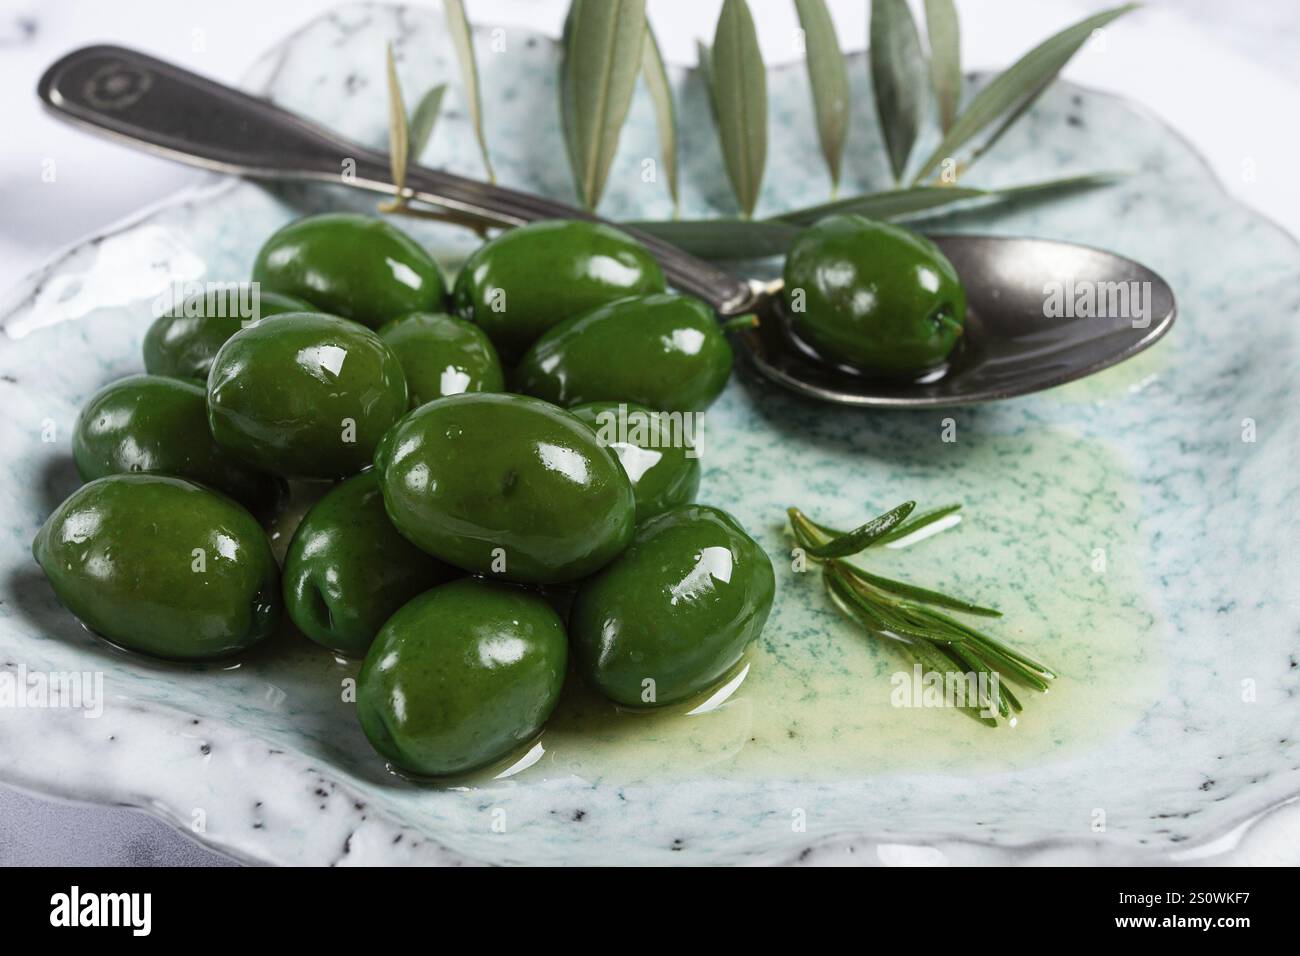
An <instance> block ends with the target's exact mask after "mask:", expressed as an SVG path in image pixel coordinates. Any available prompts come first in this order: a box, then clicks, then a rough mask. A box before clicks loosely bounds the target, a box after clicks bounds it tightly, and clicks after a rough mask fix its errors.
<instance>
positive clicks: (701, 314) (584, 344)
mask: <svg viewBox="0 0 1300 956" xmlns="http://www.w3.org/2000/svg"><path fill="white" fill-rule="evenodd" d="M731 360H732V355H731V346H730V345H728V344H727V338H726V336H725V335H723V334H722V329H721V328H720V327H719V326H718V322H717V319H715V318H714V317H713V312H712V310H710V309H709V307H708V306H707V305H705V304H704V303H703V302H701V301H700V300H699V299H694V298H691V297H690V296H685V295H669V294H666V293H665V294H662V295H649V296H643V297H641V298H636V299H620V300H619V301H618V302H611V303H610V304H609V305H605V306H601V307H600V308H597V309H593V310H591V311H590V312H586V313H584V314H582V315H576V316H574V317H573V318H571V319H566V320H565V321H563V322H561V323H560V324H559V325H557V326H556V327H555V328H553V329H551V330H550V331H549V332H547V333H546V334H545V335H543V336H542V337H541V338H540V339H538V340H537V343H536V344H535V345H534V346H533V347H532V348H531V349H529V350H528V354H527V355H525V356H524V358H523V361H521V362H520V363H519V368H518V369H517V370H516V372H515V386H516V387H517V388H518V390H519V391H521V392H523V393H524V394H526V395H536V396H537V397H538V398H544V399H546V400H547V401H548V402H554V403H555V404H556V405H565V406H568V405H579V404H584V403H586V402H600V401H625V402H637V403H638V404H641V405H645V406H647V407H648V408H654V409H657V410H660V411H666V412H696V411H702V410H704V409H705V408H708V407H709V405H711V404H713V400H714V399H715V398H717V397H718V395H719V394H720V393H721V392H722V389H723V388H724V387H725V386H726V384H727V379H728V377H730V375H731Z"/></svg>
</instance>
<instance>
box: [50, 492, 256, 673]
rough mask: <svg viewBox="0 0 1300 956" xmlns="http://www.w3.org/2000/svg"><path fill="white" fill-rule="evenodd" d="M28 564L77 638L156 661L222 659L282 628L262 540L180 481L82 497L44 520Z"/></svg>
mask: <svg viewBox="0 0 1300 956" xmlns="http://www.w3.org/2000/svg"><path fill="white" fill-rule="evenodd" d="M32 553H33V554H34V555H35V557H36V561H37V563H38V564H40V566H41V567H42V568H43V569H44V571H45V574H46V575H47V576H48V577H49V579H50V584H51V585H53V587H54V593H55V594H57V595H58V597H59V600H60V601H62V602H63V605H64V606H65V607H66V608H67V609H68V610H70V611H71V612H72V613H73V614H75V615H76V616H77V617H78V618H80V619H81V621H82V623H84V624H85V625H86V627H88V628H90V629H91V630H92V631H95V632H96V633H98V634H100V635H102V636H103V637H105V638H107V639H108V640H110V641H112V642H113V643H115V644H120V645H121V646H122V647H126V648H129V649H130V650H134V651H140V652H142V653H145V654H152V655H154V656H156V657H164V658H168V659H171V660H187V661H189V660H210V659H215V658H220V657H225V656H228V655H230V654H233V653H236V652H237V651H241V650H244V649H246V648H248V647H251V646H252V645H254V644H256V643H257V642H258V641H260V640H262V639H263V638H265V637H267V636H268V635H269V634H271V632H272V631H273V630H274V629H275V626H276V624H277V623H278V621H279V619H280V610H281V605H280V577H279V568H277V567H276V563H275V556H274V555H273V554H272V553H271V542H270V540H269V539H268V538H267V536H266V532H264V531H263V530H262V528H261V527H260V526H259V525H258V523H257V522H256V521H255V520H254V519H253V517H252V515H250V514H249V513H248V512H247V511H245V510H244V509H243V508H241V507H239V506H238V505H237V504H235V503H234V502H233V501H231V500H230V499H229V498H227V497H225V496H224V495H222V494H219V493H217V492H215V491H210V490H208V489H207V488H204V487H203V486H202V485H197V484H195V483H194V482H191V481H186V480H184V479H182V478H169V477H164V476H161V475H110V476H108V477H107V478H99V479H97V480H95V481H92V482H90V484H88V485H83V486H82V487H81V488H79V489H78V490H76V491H74V492H73V493H72V495H71V496H70V497H69V498H68V499H67V500H66V501H65V502H63V504H61V505H59V507H58V508H57V509H55V511H54V514H52V515H50V517H49V520H48V521H46V522H45V525H44V526H43V527H42V528H41V530H40V533H39V534H37V536H36V540H35V542H34V543H33V544H32Z"/></svg>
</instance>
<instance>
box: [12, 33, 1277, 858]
mask: <svg viewBox="0 0 1300 956" xmlns="http://www.w3.org/2000/svg"><path fill="white" fill-rule="evenodd" d="M314 22H315V20H314V19H313V20H311V21H308V22H307V23H306V24H304V25H303V27H301V28H299V29H297V30H295V31H293V32H291V33H289V34H287V35H285V36H284V37H283V38H282V39H281V40H280V41H279V42H278V43H277V44H276V45H275V48H281V47H283V46H285V45H287V44H288V43H290V42H291V41H292V40H293V39H294V38H295V37H298V36H300V35H302V34H303V33H305V32H306V31H307V30H308V29H310V27H311V26H312V24H313V23H314ZM264 60H265V57H263V58H261V59H259V60H258V61H257V66H255V67H254V69H255V70H256V69H257V67H260V66H261V64H262V63H263V62H264ZM1058 83H1059V84H1060V86H1062V87H1063V88H1065V89H1067V90H1076V91H1078V92H1080V93H1085V94H1087V95H1089V96H1091V97H1097V98H1103V99H1106V100H1110V101H1112V102H1114V103H1116V104H1118V105H1120V106H1122V107H1123V108H1125V109H1128V110H1130V111H1131V112H1133V113H1135V114H1136V115H1138V116H1139V117H1140V118H1142V119H1143V120H1145V121H1146V122H1147V123H1149V124H1150V125H1151V126H1152V127H1154V128H1157V129H1159V130H1160V131H1161V132H1162V133H1163V134H1164V135H1166V136H1169V137H1170V138H1172V139H1174V140H1176V141H1177V142H1178V143H1179V144H1180V146H1181V147H1182V148H1183V149H1184V150H1185V151H1186V152H1187V154H1188V155H1190V156H1192V157H1193V158H1194V159H1195V160H1196V161H1197V162H1198V163H1199V164H1200V166H1201V167H1202V169H1203V171H1204V172H1205V174H1206V179H1207V180H1208V181H1209V182H1211V183H1212V184H1213V186H1214V188H1215V189H1216V190H1217V191H1218V193H1219V198H1220V199H1221V200H1223V201H1225V202H1226V203H1228V204H1229V205H1231V206H1233V207H1235V208H1236V209H1238V210H1240V211H1242V212H1243V213H1245V214H1246V215H1247V216H1249V217H1250V218H1251V219H1254V220H1256V221H1259V222H1262V223H1265V224H1266V225H1268V226H1269V227H1271V228H1272V229H1273V230H1275V231H1276V232H1277V233H1278V234H1280V236H1281V237H1282V238H1284V239H1285V240H1286V241H1287V243H1289V244H1290V245H1291V246H1292V247H1293V248H1294V249H1295V251H1296V252H1297V254H1298V255H1300V240H1298V239H1297V238H1296V237H1295V236H1294V235H1292V234H1291V233H1290V232H1289V231H1288V230H1287V229H1286V228H1285V227H1284V226H1282V225H1281V224H1280V223H1278V222H1277V221H1276V220H1274V219H1272V218H1271V217H1270V216H1268V215H1267V214H1265V213H1263V212H1260V211H1259V210H1257V209H1255V208H1254V207H1252V206H1250V205H1249V204H1247V203H1246V202H1244V201H1243V200H1241V199H1239V198H1238V197H1236V196H1235V195H1233V194H1232V193H1231V192H1229V191H1228V189H1227V188H1226V187H1225V186H1224V184H1223V182H1222V181H1221V180H1220V178H1219V176H1218V174H1217V173H1216V172H1215V171H1214V169H1213V166H1212V165H1211V164H1210V162H1209V161H1208V160H1207V159H1206V157H1205V156H1204V155H1203V154H1202V153H1201V152H1200V151H1199V150H1198V149H1197V148H1196V147H1195V146H1194V145H1193V144H1192V143H1191V142H1190V141H1189V140H1188V139H1187V137H1186V136H1184V135H1183V134H1182V133H1181V132H1179V131H1178V130H1177V129H1175V128H1174V127H1173V126H1171V125H1170V124H1169V123H1168V122H1166V121H1165V120H1164V119H1163V118H1162V117H1161V116H1159V114H1158V113H1156V112H1155V111H1154V110H1153V109H1151V108H1150V107H1148V106H1146V105H1145V104H1142V103H1138V102H1135V101H1133V100H1130V99H1129V98H1127V97H1124V96H1121V95H1118V94H1114V93H1111V92H1108V91H1104V90H1098V89H1094V88H1091V87H1088V86H1085V85H1082V84H1078V83H1072V82H1067V81H1058ZM237 183H238V180H236V179H232V178H229V177H225V176H219V175H215V174H214V175H212V176H210V177H207V178H206V179H205V180H204V181H202V182H199V183H196V184H195V185H193V186H189V187H186V188H185V189H182V190H180V191H178V192H176V193H174V194H172V195H170V196H167V197H164V198H163V199H161V200H159V201H157V202H155V203H151V204H149V205H147V206H145V207H143V208H141V209H139V210H136V211H135V212H133V213H131V214H129V215H127V216H125V217H123V218H121V219H119V220H117V221H115V222H113V223H110V224H109V225H107V226H105V227H104V228H102V229H100V230H96V231H95V232H93V233H90V234H88V235H87V236H85V237H83V238H81V239H79V240H77V241H74V242H72V243H69V244H67V245H66V246H64V247H62V248H61V249H59V250H58V251H56V252H55V253H53V254H52V255H51V256H50V257H49V258H48V259H47V260H46V261H45V262H44V263H43V264H42V265H40V266H38V267H37V268H36V269H34V270H32V271H31V272H30V273H28V274H27V275H26V276H25V277H24V278H23V279H21V280H20V281H19V282H18V283H17V284H16V285H15V286H14V287H13V289H12V290H10V293H9V294H8V295H6V296H4V297H3V298H0V314H10V313H12V312H13V311H15V310H16V309H18V308H20V307H21V306H22V305H23V304H25V303H26V302H28V301H30V300H31V299H32V297H33V296H34V294H35V293H36V291H37V290H38V289H39V288H40V286H41V284H42V283H43V282H45V281H46V280H47V279H48V277H49V276H51V275H52V274H54V273H55V272H56V270H57V269H58V267H59V266H60V265H61V264H62V263H63V262H65V261H66V260H67V259H69V258H70V257H72V256H74V255H76V254H77V253H78V252H79V251H81V250H82V249H84V248H86V247H88V246H91V245H95V244H98V243H100V242H102V241H104V240H105V239H107V238H110V237H112V236H115V235H117V234H120V233H123V232H125V231H127V230H130V229H132V228H135V227H136V226H139V225H141V224H143V223H145V222H147V221H148V220H149V219H151V218H152V217H154V216H156V215H158V214H160V213H163V212H165V211H166V210H169V209H172V208H175V207H178V206H183V205H186V204H199V203H204V204H206V203H210V202H213V201H217V200H220V198H221V197H222V195H223V194H224V193H225V192H227V191H229V190H231V189H233V188H235V186H236V185H237ZM924 218H926V217H925V216H918V217H915V218H913V219H912V220H911V221H912V222H921V221H923V220H924ZM126 709H127V710H130V711H133V712H134V713H135V714H137V715H138V714H140V713H146V714H148V715H150V716H152V717H155V718H157V719H158V720H159V722H168V721H171V720H175V721H178V722H184V721H188V720H189V719H190V715H189V714H187V713H184V712H182V711H179V710H177V709H176V708H173V707H171V706H170V705H167V704H162V703H147V702H139V701H135V702H132V703H131V704H130V706H129V707H128V708H126ZM40 719H41V720H50V719H57V720H77V719H80V715H77V714H75V713H70V712H67V711H58V710H53V711H51V710H46V711H42V712H40ZM102 720H103V718H101V722H100V726H101V727H102ZM54 736H56V737H57V738H58V739H60V740H67V739H70V738H72V737H73V735H67V734H59V735H54ZM205 738H207V739H212V740H218V739H220V742H221V744H222V750H223V752H224V753H227V754H233V755H234V756H236V757H247V756H250V755H252V754H253V753H255V752H256V753H263V754H264V753H265V752H266V750H267V743H266V741H265V740H264V739H263V738H261V737H260V736H258V735H257V734H255V733H252V732H243V731H240V730H239V729H238V728H237V727H234V726H233V725H227V726H222V727H221V728H220V730H219V731H218V732H215V733H214V732H213V730H212V728H211V726H209V729H208V730H207V731H206V732H205ZM133 741H134V742H133V743H132V744H130V746H131V747H133V748H134V749H135V750H136V751H137V752H138V756H140V757H141V758H145V759H157V758H158V755H157V753H156V750H155V749H154V748H151V747H149V746H148V742H144V741H140V740H138V739H135V738H133ZM156 742H157V741H153V743H156ZM282 756H283V757H289V754H287V753H285V754H283V755H282ZM294 760H295V763H296V765H297V766H296V767H295V768H294V769H295V770H296V771H301V772H302V773H303V774H307V775H313V774H314V775H318V776H319V778H320V779H321V780H322V781H327V782H328V783H329V786H330V789H331V792H334V791H335V790H337V793H338V795H339V796H340V797H346V798H348V799H349V800H350V801H352V802H353V804H354V805H355V806H358V807H360V806H363V805H364V803H365V798H364V797H363V796H362V795H361V794H360V793H359V792H358V791H354V790H353V789H352V788H351V787H350V786H349V785H348V784H347V783H346V782H344V781H343V780H342V779H341V778H334V777H331V776H330V773H329V771H328V770H327V769H325V768H321V767H318V766H316V764H315V762H313V761H310V760H308V759H305V758H304V757H300V756H295V757H294ZM119 763H120V762H119ZM0 782H3V783H4V784H6V785H7V786H11V787H14V788H15V789H18V790H20V791H23V792H26V793H29V794H32V795H34V796H39V797H44V798H47V799H55V800H59V801H61V802H65V803H70V804H80V805H111V806H118V807H123V808H129V809H134V810H139V811H142V812H145V813H148V814H150V815H152V816H154V817H156V818H158V819H161V820H163V821H164V822H165V823H167V824H168V825H170V826H172V827H174V828H175V829H177V830H178V831H180V832H181V833H183V834H185V835H186V836H187V837H189V838H190V839H193V840H194V841H195V842H197V843H199V844H200V845H203V846H205V847H208V848H210V849H213V850H216V851H219V852H221V853H223V854H225V855H227V856H229V857H231V858H232V859H234V860H236V861H238V862H241V863H245V864H250V865H276V864H290V865H336V864H340V863H346V864H349V865H371V864H386V865H402V864H418V865H456V866H463V865H480V864H483V863H487V862H490V861H484V860H477V859H473V858H472V857H470V856H468V855H466V854H462V853H460V852H458V851H454V850H451V849H449V848H447V847H446V846H443V845H441V844H439V843H437V842H435V841H434V840H432V839H430V837H429V835H428V834H427V833H426V832H425V831H423V830H422V829H421V828H419V827H418V826H416V825H415V824H411V823H408V822H406V821H404V820H402V819H401V816H400V814H398V813H394V812H391V811H383V812H382V813H380V812H376V813H375V814H374V815H370V816H365V817H363V818H362V819H363V821H364V822H363V824H362V825H361V826H359V827H356V828H354V829H353V830H352V831H351V832H350V833H348V834H347V837H346V840H345V841H344V844H343V845H341V846H339V847H336V848H335V852H330V850H329V848H327V847H326V846H324V845H323V844H321V843H319V842H318V841H305V840H301V839H294V838H291V837H288V836H286V831H283V830H277V831H271V830H266V831H253V830H249V829H248V828H235V829H234V830H233V831H232V832H230V833H226V832H221V833H209V832H196V831H195V829H194V828H193V827H192V826H189V825H187V818H186V814H185V811H184V810H183V809H182V806H181V803H180V801H177V800H175V799H173V800H167V799H165V798H163V797H160V796H158V795H156V794H147V793H141V792H138V791H137V790H135V789H134V788H133V787H132V786H131V785H130V784H129V782H128V781H125V780H120V779H108V778H104V777H101V778H96V779H94V780H90V779H86V780H78V781H75V782H71V781H67V780H63V779H59V780H50V779H45V778H41V777H39V776H38V775H30V774H27V773H24V772H22V771H21V770H18V769H16V768H14V767H12V766H10V765H8V764H6V763H4V762H3V761H0ZM1259 789H1263V788H1262V787H1261V786H1257V787H1255V788H1253V789H1252V790H1251V791H1249V793H1250V794H1251V795H1254V794H1255V792H1256V791H1257V790H1259ZM1274 789H1277V788H1274ZM1261 797H1262V799H1259V800H1256V801H1254V802H1253V803H1252V804H1250V805H1246V803H1247V801H1246V798H1244V797H1243V798H1241V799H1239V800H1237V801H1236V802H1237V803H1239V804H1243V805H1242V806H1239V807H1238V808H1237V813H1236V814H1234V816H1233V818H1232V821H1231V822H1230V823H1228V824H1226V825H1223V826H1220V827H1218V828H1216V829H1215V830H1214V831H1213V832H1212V833H1211V834H1210V835H1209V836H1205V837H1203V838H1201V839H1198V840H1196V841H1193V842H1189V843H1186V844H1183V845H1182V846H1180V848H1179V849H1178V850H1176V851H1169V850H1167V849H1145V848H1137V847H1128V846H1122V845H1117V844H1110V843H1099V842H1097V841H1092V840H1086V839H1082V838H1077V837H1062V838H1054V839H1048V840H1036V841H1027V842H1024V843H1015V842H1014V841H1002V842H994V841H993V840H980V839H973V838H967V837H954V836H952V835H951V834H938V833H930V834H907V835H906V836H905V837H904V836H901V835H898V834H889V835H886V834H883V833H880V832H878V831H876V830H871V829H865V828H864V829H863V830H860V831H856V830H855V831H852V832H849V831H843V832H840V833H836V834H833V835H829V836H824V837H819V838H814V839H810V840H809V841H808V842H807V844H806V845H805V846H804V847H803V848H801V849H799V850H798V851H791V850H789V849H779V850H778V849H773V850H767V851H761V852H759V853H756V854H753V855H750V856H748V857H747V858H746V859H745V860H744V862H747V863H751V864H771V865H843V864H846V863H847V864H850V865H873V864H884V865H935V864H944V863H951V862H957V863H965V864H976V865H1038V864H1042V863H1049V864H1050V863H1053V862H1062V860H1060V859H1058V858H1059V857H1061V856H1062V855H1065V856H1067V857H1068V858H1067V859H1064V860H1063V862H1066V863H1075V864H1079V863H1083V864H1089V865H1106V866H1115V865H1136V866H1141V865H1156V864H1161V865H1166V864H1171V863H1173V864H1192V865H1215V864H1223V863H1230V862H1233V860H1232V857H1233V855H1234V854H1235V853H1237V852H1238V851H1239V850H1241V849H1242V848H1244V847H1245V846H1247V844H1249V843H1250V842H1251V841H1252V840H1253V838H1254V836H1255V834H1257V833H1259V831H1261V830H1264V829H1268V830H1270V831H1271V830H1272V829H1274V825H1276V828H1277V829H1280V830H1282V831H1283V832H1284V833H1286V834H1288V835H1291V837H1292V842H1293V844H1294V843H1296V842H1297V841H1295V839H1294V834H1295V833H1297V832H1300V792H1279V793H1269V794H1265V795H1261ZM1266 825H1267V826H1266ZM381 827H382V830H381V829H380V828H381ZM363 831H365V832H364V834H363ZM254 832H256V833H260V834H262V835H261V836H260V837H258V838H256V839H253V838H250V837H249V834H250V833H254ZM410 833H419V834H420V837H419V842H418V843H417V842H414V841H408V842H407V846H406V848H405V849H404V851H403V852H402V853H400V854H394V853H393V852H392V850H391V846H392V845H393V844H394V842H395V840H396V839H398V838H399V836H400V835H405V834H410ZM363 835H364V837H365V839H364V841H362V839H361V838H362V837H363ZM375 838H378V839H375ZM374 847H383V848H384V850H383V852H382V853H380V852H375V851H374V850H373V849H371V848H374ZM359 849H360V852H358V850H359ZM1291 849H1292V850H1293V851H1295V850H1296V849H1300V847H1297V846H1294V845H1293V846H1292V847H1291ZM395 856H399V857H400V858H396V859H395V858H394V857H395ZM560 862H563V861H560ZM611 862H616V861H611ZM688 862H689V861H688Z"/></svg>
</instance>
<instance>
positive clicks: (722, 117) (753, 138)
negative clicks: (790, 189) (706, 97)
mask: <svg viewBox="0 0 1300 956" xmlns="http://www.w3.org/2000/svg"><path fill="white" fill-rule="evenodd" d="M709 60H710V64H709V79H710V86H711V89H712V91H713V105H714V114H715V119H716V120H717V127H718V137H719V139H720V140H721V143H722V155H723V159H724V160H725V161H726V165H727V177H728V178H729V179H730V180H731V187H732V190H733V191H734V192H735V194H736V201H737V202H738V203H740V209H741V212H742V213H743V214H744V216H745V218H747V219H748V218H749V217H750V216H752V215H753V214H754V207H755V206H756V205H757V204H758V194H759V191H760V190H761V188H762V185H763V167H764V166H765V165H766V164H767V68H766V67H765V66H764V65H763V54H762V53H761V52H760V51H759V48H758V34H757V33H756V32H755V30H754V19H753V17H752V16H750V13H749V5H748V4H747V3H746V2H745V0H724V2H723V4H722V13H721V14H719V16H718V26H717V30H716V31H715V33H714V36H713V52H712V54H711V55H710V57H709Z"/></svg>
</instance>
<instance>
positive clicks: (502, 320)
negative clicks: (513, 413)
mask: <svg viewBox="0 0 1300 956" xmlns="http://www.w3.org/2000/svg"><path fill="white" fill-rule="evenodd" d="M664 289H665V286H664V275H663V272H662V270H660V268H659V263H658V262H656V261H655V259H654V257H653V256H651V255H650V253H649V252H648V251H647V250H646V248H645V247H644V246H643V245H641V244H640V243H639V242H637V241H636V240H635V239H633V238H632V237H631V236H629V235H627V234H626V233H624V232H620V231H619V230H617V229H615V228H613V227H612V226H606V225H601V224H598V223H592V222H582V221H579V220H573V219H553V220H546V221H543V222H534V223H530V224H528V225H526V226H520V227H519V228H517V229H511V230H510V231H508V232H505V233H502V234H501V235H500V236H497V237H496V238H495V239H493V240H491V241H490V242H488V243H485V244H484V245H483V246H481V247H479V249H478V250H477V251H476V252H475V253H474V254H473V255H472V256H470V257H469V259H468V260H466V262H465V265H464V268H462V269H461V271H460V274H459V275H458V276H457V277H456V285H455V288H454V289H453V291H452V307H453V308H454V309H455V311H456V313H457V314H458V315H461V316H463V317H465V318H467V319H473V320H474V322H476V323H477V324H478V325H480V326H482V327H483V329H484V331H486V332H487V334H488V335H489V336H490V337H491V339H492V341H493V342H494V343H495V344H496V347H497V351H498V352H499V353H500V355H501V359H502V361H504V362H506V363H507V364H510V365H513V364H514V363H515V362H517V361H518V360H519V358H520V356H522V355H523V354H524V352H525V351H526V350H527V349H528V347H529V346H530V345H532V344H533V343H534V342H535V341H537V339H539V338H540V337H541V335H542V333H543V332H545V331H546V330H547V329H549V328H551V327H552V326H554V325H556V324H557V323H559V322H561V321H563V320H564V319H567V318H569V317H570V316H572V315H577V314H578V313H579V312H586V311H587V310H588V309H593V308H595V307H596V306H598V305H604V304H605V303H606V302H613V301H614V300H615V299H621V298H623V297H625V296H629V295H648V294H650V293H653V292H663V291H664Z"/></svg>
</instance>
